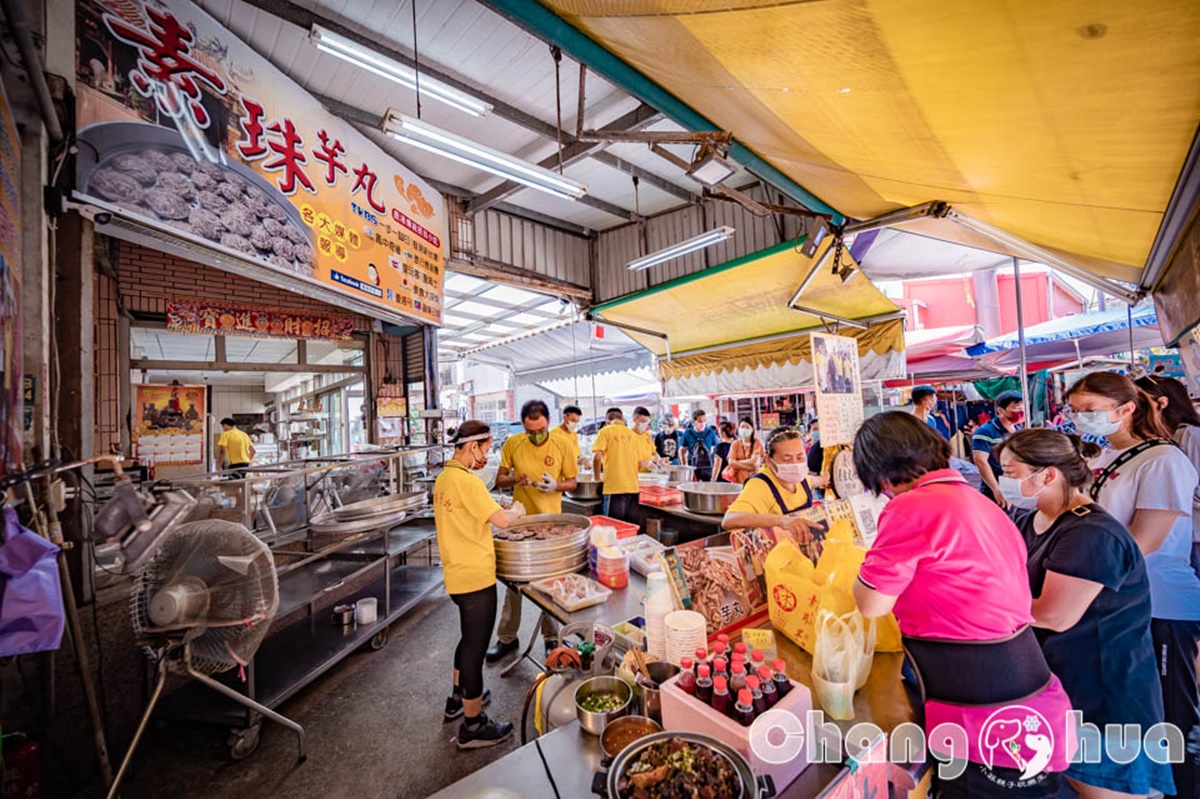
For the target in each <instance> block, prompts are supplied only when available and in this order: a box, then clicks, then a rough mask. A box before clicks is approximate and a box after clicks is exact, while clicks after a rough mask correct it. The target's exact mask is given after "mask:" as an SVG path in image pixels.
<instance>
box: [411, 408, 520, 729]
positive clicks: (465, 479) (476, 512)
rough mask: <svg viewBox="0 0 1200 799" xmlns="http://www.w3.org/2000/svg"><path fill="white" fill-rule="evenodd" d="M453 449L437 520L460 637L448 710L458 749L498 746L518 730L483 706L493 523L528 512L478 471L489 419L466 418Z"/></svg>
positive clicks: (439, 492)
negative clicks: (508, 503) (498, 495)
mask: <svg viewBox="0 0 1200 799" xmlns="http://www.w3.org/2000/svg"><path fill="white" fill-rule="evenodd" d="M450 443H451V444H453V445H454V456H453V457H452V458H451V459H450V460H449V461H448V462H447V463H446V467H445V468H444V469H443V470H442V473H441V474H440V475H438V478H437V480H436V481H435V482H434V484H433V522H434V526H435V528H436V529H437V544H438V555H439V557H440V558H441V561H442V579H443V580H444V582H445V584H446V592H447V593H448V594H450V599H451V600H452V601H453V602H454V604H455V605H457V606H458V618H459V641H458V646H456V647H455V649H454V688H453V691H452V692H451V694H450V697H449V698H448V699H447V700H446V710H445V712H444V714H443V717H444V718H445V720H446V721H452V720H454V719H456V718H459V717H460V716H462V717H463V721H462V724H461V725H459V728H458V737H457V738H456V739H455V745H456V746H457V747H458V748H459V749H479V748H482V747H485V746H495V745H496V744H498V743H501V742H503V741H504V740H505V739H507V738H508V736H510V735H512V731H513V725H512V724H511V723H510V722H498V721H493V720H492V719H489V718H488V717H487V714H486V713H484V712H483V705H484V704H485V703H486V702H487V700H488V698H489V696H488V692H485V691H484V689H483V659H484V655H485V653H486V651H487V646H488V640H489V639H490V638H491V637H492V625H493V624H494V623H495V622H496V551H495V548H494V545H493V543H492V525H495V526H496V527H500V528H504V527H508V526H509V525H511V524H513V523H514V522H516V521H517V520H518V519H520V518H521V517H522V516H524V515H525V509H524V508H523V507H521V503H519V502H514V503H513V505H512V507H511V508H510V509H508V510H504V509H503V508H501V507H500V506H499V505H498V504H497V503H496V500H494V499H492V496H491V494H489V493H488V490H487V487H486V486H485V485H484V484H483V481H482V480H480V479H479V477H478V475H475V474H473V473H472V472H475V471H477V470H479V469H482V468H483V467H484V466H486V465H487V453H488V450H489V449H490V448H491V445H492V433H491V430H489V429H488V426H487V425H486V424H484V423H483V422H479V421H475V420H471V421H467V422H463V423H462V424H461V425H460V426H459V428H458V430H456V431H454V433H453V434H452V436H451V438H450Z"/></svg>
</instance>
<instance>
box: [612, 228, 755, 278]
mask: <svg viewBox="0 0 1200 799" xmlns="http://www.w3.org/2000/svg"><path fill="white" fill-rule="evenodd" d="M733 234H734V229H733V228H731V227H719V228H715V229H713V230H710V231H708V232H707V233H701V234H700V235H699V236H693V237H692V238H690V239H688V240H687V241H681V242H679V243H678V244H672V245H671V246H670V247H667V248H665V249H662V250H659V251H658V252H652V253H650V254H649V255H643V256H642V257H641V258H638V259H637V260H636V261H630V262H629V269H630V271H633V272H637V271H640V270H642V269H649V268H650V267H652V266H657V265H658V264H661V263H665V262H666V261H671V260H674V259H676V258H680V257H682V256H684V255H687V254H688V253H691V252H695V251H696V250H703V249H704V248H705V247H711V246H712V245H714V244H719V243H721V242H722V241H725V240H726V239H728V238H729V237H730V236H732V235H733Z"/></svg>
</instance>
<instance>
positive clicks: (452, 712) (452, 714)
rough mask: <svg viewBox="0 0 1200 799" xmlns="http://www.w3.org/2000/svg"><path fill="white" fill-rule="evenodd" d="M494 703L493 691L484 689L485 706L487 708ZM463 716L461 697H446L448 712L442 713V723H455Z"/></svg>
mask: <svg viewBox="0 0 1200 799" xmlns="http://www.w3.org/2000/svg"><path fill="white" fill-rule="evenodd" d="M491 701H492V689H491V688H484V689H483V706H484V707H487V706H488V703H489V702H491ZM462 714H463V701H462V697H461V696H453V695H451V696H448V697H446V711H445V712H444V713H442V721H454V720H455V719H456V718H458V717H459V716H461V715H462Z"/></svg>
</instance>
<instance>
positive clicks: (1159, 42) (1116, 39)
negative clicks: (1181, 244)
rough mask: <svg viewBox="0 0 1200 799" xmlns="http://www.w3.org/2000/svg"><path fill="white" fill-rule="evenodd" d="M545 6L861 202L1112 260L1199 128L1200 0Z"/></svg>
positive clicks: (848, 200) (742, 136) (1140, 224)
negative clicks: (971, 219) (978, 224)
mask: <svg viewBox="0 0 1200 799" xmlns="http://www.w3.org/2000/svg"><path fill="white" fill-rule="evenodd" d="M543 2H545V4H546V5H547V6H549V7H550V8H551V9H552V10H554V11H555V12H556V13H558V14H559V15H560V16H562V17H563V18H565V19H566V20H567V21H569V22H570V23H571V24H573V25H575V26H576V27H578V28H580V29H581V30H583V31H584V32H585V33H587V34H588V35H590V36H591V37H592V38H593V39H595V40H597V41H598V42H600V43H601V44H602V45H603V46H605V47H606V48H608V49H609V50H611V51H612V52H613V53H615V54H616V55H617V56H619V57H620V58H622V59H624V60H625V61H626V62H627V63H629V64H630V65H632V66H633V67H634V68H636V69H638V70H639V71H641V72H642V73H643V74H645V75H646V76H647V77H649V78H650V79H651V80H653V81H655V82H656V83H658V84H659V85H660V86H662V87H663V88H665V89H666V90H667V91H669V92H671V93H672V94H674V95H675V96H676V97H678V98H679V99H681V100H682V101H684V102H685V103H687V104H688V105H690V106H691V107H692V108H694V109H695V110H696V111H698V112H699V113H700V114H702V115H704V116H705V117H707V118H708V119H710V120H712V121H713V122H714V123H716V124H717V125H719V126H721V127H724V128H726V129H729V130H732V131H733V132H734V135H735V136H736V137H737V138H738V140H739V141H740V142H742V143H744V144H745V145H746V146H747V147H749V148H750V149H751V150H753V151H755V152H756V153H757V154H758V155H760V156H762V157H763V158H765V159H767V160H768V161H770V162H771V163H772V164H773V165H775V166H776V167H778V168H779V169H780V170H782V171H783V172H784V173H785V174H786V175H787V176H788V177H790V178H792V179H793V180H795V181H797V182H798V183H800V184H801V185H803V186H805V187H806V188H808V189H809V190H810V191H812V192H813V193H814V194H816V195H817V196H819V197H821V198H822V199H823V200H825V201H826V202H828V203H830V204H831V205H833V206H834V207H836V208H837V209H838V210H839V211H841V212H842V213H845V214H847V215H848V216H851V217H856V218H859V219H868V218H872V217H875V216H878V215H880V214H882V213H885V212H887V211H891V210H895V209H897V208H903V207H910V206H914V205H918V204H920V203H923V202H927V201H930V200H944V201H947V202H949V203H952V204H953V205H954V206H955V207H957V208H960V209H962V210H963V211H964V212H966V213H969V214H971V215H972V216H975V217H977V218H979V219H982V220H984V221H986V222H989V223H991V224H992V225H995V226H997V227H999V228H1002V229H1004V230H1006V231H1008V232H1010V233H1012V234H1014V235H1016V236H1019V237H1021V238H1023V239H1026V240H1028V241H1030V242H1033V243H1035V244H1038V245H1041V246H1043V247H1046V248H1052V249H1054V250H1057V251H1062V252H1064V253H1067V254H1071V255H1077V256H1083V258H1085V259H1092V266H1091V267H1090V268H1093V269H1095V270H1096V271H1097V272H1099V273H1103V274H1108V275H1114V273H1115V272H1117V271H1118V270H1115V269H1113V268H1112V267H1111V266H1107V265H1104V264H1103V263H1102V262H1111V263H1115V264H1122V265H1125V266H1127V267H1134V268H1140V267H1142V266H1143V264H1144V262H1145V259H1146V256H1147V253H1148V251H1149V249H1150V246H1151V243H1152V242H1153V240H1154V237H1155V234H1156V232H1157V230H1158V227H1159V223H1160V221H1161V218H1162V214H1163V211H1164V209H1165V208H1166V206H1167V202H1168V200H1169V198H1170V196H1171V192H1172V189H1173V187H1174V185H1175V182H1176V179H1177V177H1178V175H1179V171H1180V168H1181V166H1182V165H1183V163H1184V159H1185V157H1186V154H1187V152H1188V148H1189V145H1190V143H1191V141H1192V138H1193V136H1194V135H1195V133H1196V130H1197V125H1198V124H1200V46H1198V43H1200V3H1197V2H1195V0H1136V1H1135V0H1108V1H1107V2H1102V3H1097V2H1094V0H1065V1H1064V2H1051V3H1045V2H1035V1H1034V0H975V1H974V2H969V3H957V4H955V3H930V2H926V0H822V2H779V0H543ZM1129 275H1130V273H1129V272H1124V273H1123V274H1121V275H1120V276H1121V277H1125V278H1126V279H1128V277H1129ZM702 324H703V322H702Z"/></svg>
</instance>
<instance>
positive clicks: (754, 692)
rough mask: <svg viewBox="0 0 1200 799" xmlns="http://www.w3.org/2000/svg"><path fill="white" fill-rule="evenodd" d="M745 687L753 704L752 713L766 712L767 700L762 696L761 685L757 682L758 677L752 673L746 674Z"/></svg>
mask: <svg viewBox="0 0 1200 799" xmlns="http://www.w3.org/2000/svg"><path fill="white" fill-rule="evenodd" d="M746 688H748V689H749V691H750V697H751V699H752V701H753V704H754V715H756V716H758V715H761V714H763V713H766V712H767V700H766V699H765V698H764V697H763V693H762V687H761V686H760V685H759V684H758V677H757V676H755V675H753V674H747V675H746Z"/></svg>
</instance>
